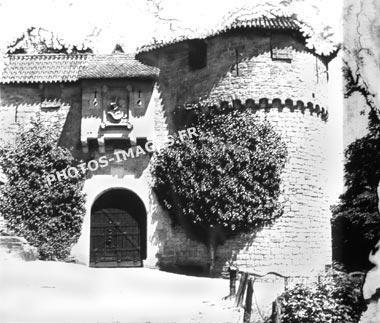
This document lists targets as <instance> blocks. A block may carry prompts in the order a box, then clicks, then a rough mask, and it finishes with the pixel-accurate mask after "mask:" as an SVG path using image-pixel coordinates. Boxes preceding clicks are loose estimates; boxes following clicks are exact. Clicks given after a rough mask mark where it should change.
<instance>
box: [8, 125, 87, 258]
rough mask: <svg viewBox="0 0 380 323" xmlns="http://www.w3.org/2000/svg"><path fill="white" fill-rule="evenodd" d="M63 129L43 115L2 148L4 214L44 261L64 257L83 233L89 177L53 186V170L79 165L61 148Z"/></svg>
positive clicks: (72, 179) (9, 223)
mask: <svg viewBox="0 0 380 323" xmlns="http://www.w3.org/2000/svg"><path fill="white" fill-rule="evenodd" d="M55 129H59V127H47V126H45V125H44V124H43V122H41V121H40V120H39V119H36V120H34V121H32V123H31V126H30V127H28V128H24V129H22V130H21V131H20V132H19V134H18V136H17V138H16V142H15V144H12V145H7V146H5V147H2V148H1V149H0V157H1V158H0V167H1V168H2V170H3V172H4V174H5V175H6V177H7V182H6V184H5V185H4V187H3V188H2V192H1V195H0V214H1V215H2V216H3V217H4V218H5V219H6V220H7V226H8V229H10V230H12V231H13V232H14V233H15V234H17V235H19V236H22V237H24V238H25V239H26V240H27V241H28V242H29V243H30V244H31V245H33V246H35V247H37V249H38V251H39V254H40V258H41V259H64V258H65V257H66V256H67V255H68V254H69V252H70V248H71V246H72V245H73V243H75V242H76V240H77V239H78V237H79V233H80V229H81V224H82V219H83V215H84V195H83V193H82V186H83V178H81V177H80V176H78V177H77V178H68V179H65V180H63V181H55V182H53V183H52V184H51V185H48V184H47V182H46V179H45V176H46V175H47V174H51V173H55V172H56V171H61V170H63V169H65V168H66V167H69V166H73V165H74V164H75V160H74V158H73V157H72V155H71V154H70V152H69V151H68V150H67V149H66V148H63V147H59V146H57V144H56V142H57V137H58V134H57V131H56V130H55Z"/></svg>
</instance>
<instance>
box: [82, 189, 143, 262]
mask: <svg viewBox="0 0 380 323" xmlns="http://www.w3.org/2000/svg"><path fill="white" fill-rule="evenodd" d="M90 232H91V233H90V266H91V267H141V266H142V261H143V259H146V211H145V207H144V204H143V202H142V201H141V200H140V198H139V197H138V196H137V195H136V194H135V193H133V192H131V191H129V190H126V189H112V190H109V191H107V192H105V193H103V194H102V195H101V196H100V197H98V198H97V199H96V200H95V202H94V204H93V206H92V208H91V231H90Z"/></svg>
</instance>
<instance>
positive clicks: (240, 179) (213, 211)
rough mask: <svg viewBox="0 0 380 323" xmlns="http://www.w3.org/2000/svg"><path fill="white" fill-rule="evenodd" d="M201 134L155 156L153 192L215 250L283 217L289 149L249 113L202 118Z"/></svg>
mask: <svg viewBox="0 0 380 323" xmlns="http://www.w3.org/2000/svg"><path fill="white" fill-rule="evenodd" d="M197 130H198V134H199V136H197V137H193V138H192V139H189V138H188V139H187V140H179V139H177V140H176V141H175V143H174V144H173V145H171V146H170V147H166V148H164V149H162V150H160V151H159V152H158V153H157V154H156V155H155V156H154V159H153V164H152V173H153V177H154V181H153V189H154V192H155V193H156V195H157V197H158V200H159V201H160V202H161V204H162V205H163V206H164V208H165V209H166V210H168V211H169V215H170V216H171V218H172V220H173V221H174V223H180V224H181V225H182V226H184V227H185V228H186V230H187V232H190V233H189V234H190V235H192V236H194V237H195V238H198V239H200V240H201V241H202V242H204V243H207V244H208V245H209V247H210V249H214V248H216V246H217V245H218V244H220V243H222V242H223V240H224V239H225V237H228V236H229V235H231V234H235V233H238V232H243V231H247V230H251V229H258V228H261V227H263V226H264V225H269V224H271V223H273V221H274V220H275V219H276V218H278V217H279V216H280V215H281V214H282V206H281V203H280V201H279V196H280V182H281V171H282V169H283V168H284V165H285V160H286V156H287V150H286V145H285V143H284V142H283V141H282V140H281V137H280V136H279V135H278V134H277V133H276V132H275V130H274V128H273V127H272V125H271V124H270V123H269V122H268V121H267V120H264V121H260V120H259V118H258V117H257V116H256V115H255V114H254V113H253V112H251V111H249V110H246V111H243V112H238V111H229V112H226V113H220V114H218V115H213V116H212V117H207V118H206V117H201V118H200V121H199V124H198V126H197ZM211 262H212V259H211ZM211 267H212V265H211Z"/></svg>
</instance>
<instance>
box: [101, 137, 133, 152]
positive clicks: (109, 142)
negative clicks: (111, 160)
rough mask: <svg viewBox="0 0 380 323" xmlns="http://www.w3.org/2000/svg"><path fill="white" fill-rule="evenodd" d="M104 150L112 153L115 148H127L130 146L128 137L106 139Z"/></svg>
mask: <svg viewBox="0 0 380 323" xmlns="http://www.w3.org/2000/svg"><path fill="white" fill-rule="evenodd" d="M105 144H106V152H107V153H113V152H114V151H115V150H128V149H129V148H131V141H130V140H129V139H106V140H105Z"/></svg>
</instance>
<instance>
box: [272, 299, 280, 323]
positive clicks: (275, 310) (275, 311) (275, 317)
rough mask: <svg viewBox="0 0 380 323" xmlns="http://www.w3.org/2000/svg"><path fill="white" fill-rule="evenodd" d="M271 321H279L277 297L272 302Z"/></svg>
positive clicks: (277, 322) (276, 322)
mask: <svg viewBox="0 0 380 323" xmlns="http://www.w3.org/2000/svg"><path fill="white" fill-rule="evenodd" d="M272 322H273V323H281V301H280V299H279V297H277V298H276V299H275V301H274V302H273V303H272Z"/></svg>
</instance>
